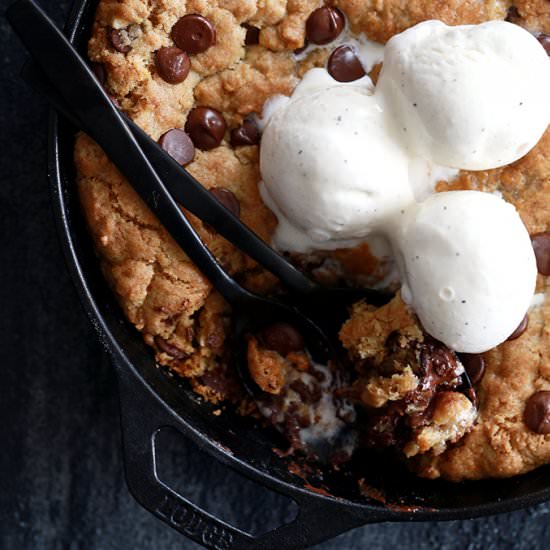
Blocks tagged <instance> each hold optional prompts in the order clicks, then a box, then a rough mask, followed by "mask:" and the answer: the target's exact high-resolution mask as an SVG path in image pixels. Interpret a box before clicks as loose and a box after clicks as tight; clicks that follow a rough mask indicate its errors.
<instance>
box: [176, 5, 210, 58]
mask: <svg viewBox="0 0 550 550" xmlns="http://www.w3.org/2000/svg"><path fill="white" fill-rule="evenodd" d="M172 40H173V41H174V42H175V43H176V46H178V48H181V49H182V50H183V51H184V52H187V53H188V54H195V53H201V52H204V51H206V50H207V49H208V48H210V46H213V45H214V44H215V43H216V29H215V28H214V25H212V23H210V21H208V19H206V18H205V17H203V16H202V15H198V14H190V15H184V16H183V17H182V18H181V19H180V20H179V21H178V22H177V23H176V24H175V25H174V26H173V27H172Z"/></svg>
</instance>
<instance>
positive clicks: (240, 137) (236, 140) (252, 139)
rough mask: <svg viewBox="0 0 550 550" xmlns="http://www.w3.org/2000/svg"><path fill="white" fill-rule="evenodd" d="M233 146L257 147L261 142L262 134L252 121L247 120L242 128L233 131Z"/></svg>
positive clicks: (231, 140)
mask: <svg viewBox="0 0 550 550" xmlns="http://www.w3.org/2000/svg"><path fill="white" fill-rule="evenodd" d="M230 142H231V145H233V147H239V146H240V145H257V144H258V143H259V142H260V132H259V130H258V128H257V126H256V125H255V124H254V123H253V122H252V121H251V120H245V121H244V122H243V124H242V126H239V127H238V128H233V130H231V139H230Z"/></svg>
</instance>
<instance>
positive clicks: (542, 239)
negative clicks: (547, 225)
mask: <svg viewBox="0 0 550 550" xmlns="http://www.w3.org/2000/svg"><path fill="white" fill-rule="evenodd" d="M531 243H532V244H533V250H534V251H535V257H536V258H537V269H538V270H539V273H540V274H541V275H550V233H538V234H537V235H533V236H532V237H531Z"/></svg>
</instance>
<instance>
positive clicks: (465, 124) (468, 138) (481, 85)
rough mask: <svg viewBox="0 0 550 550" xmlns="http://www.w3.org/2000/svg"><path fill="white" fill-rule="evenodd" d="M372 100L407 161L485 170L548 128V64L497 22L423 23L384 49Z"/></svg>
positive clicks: (526, 40) (522, 33)
mask: <svg viewBox="0 0 550 550" xmlns="http://www.w3.org/2000/svg"><path fill="white" fill-rule="evenodd" d="M376 95H377V96H378V97H379V98H380V100H381V101H382V100H385V101H386V102H387V108H388V109H390V110H392V111H393V113H394V120H395V130H396V133H397V134H398V135H400V136H401V139H402V141H403V143H404V144H406V146H407V147H408V148H409V149H410V150H411V151H412V152H414V153H417V154H419V155H420V156H422V157H424V158H426V159H429V160H431V161H433V162H434V163H436V164H440V165H443V166H449V167H453V168H460V169H467V170H488V169H492V168H497V167H499V166H504V165H506V164H510V163H511V162H514V161H516V160H517V159H519V158H521V157H523V156H524V155H525V154H526V153H528V152H529V150H530V149H532V148H533V147H534V146H535V144H536V143H537V142H538V141H539V139H540V138H541V136H542V134H543V133H544V131H545V129H546V127H547V126H548V124H549V123H550V100H549V98H550V58H549V57H548V55H547V54H546V52H545V50H544V48H543V47H542V45H541V44H540V43H539V42H538V40H537V39H536V38H535V37H534V36H533V35H531V34H530V33H529V32H527V31H526V30H525V29H522V28H521V27H519V26H517V25H514V24H512V23H507V22H504V21H491V22H488V23H483V24H481V25H461V26H454V27H449V26H447V25H445V24H444V23H442V22H440V21H426V22H424V23H420V24H418V25H416V26H414V27H412V28H410V29H408V30H406V31H405V32H403V33H401V34H398V35H396V36H394V37H393V38H392V39H391V40H389V42H388V43H387V44H386V47H385V52H384V65H383V69H382V73H381V75H380V78H379V81H378V84H377V89H376Z"/></svg>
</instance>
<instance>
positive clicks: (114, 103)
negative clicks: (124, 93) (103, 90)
mask: <svg viewBox="0 0 550 550" xmlns="http://www.w3.org/2000/svg"><path fill="white" fill-rule="evenodd" d="M107 95H108V96H109V99H110V100H111V101H112V102H113V105H114V106H115V107H116V108H117V109H121V108H122V107H121V106H120V102H119V101H118V99H117V98H116V97H115V96H114V95H111V94H107Z"/></svg>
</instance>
